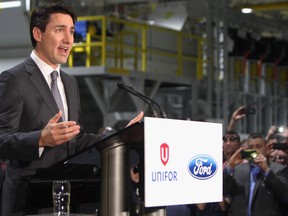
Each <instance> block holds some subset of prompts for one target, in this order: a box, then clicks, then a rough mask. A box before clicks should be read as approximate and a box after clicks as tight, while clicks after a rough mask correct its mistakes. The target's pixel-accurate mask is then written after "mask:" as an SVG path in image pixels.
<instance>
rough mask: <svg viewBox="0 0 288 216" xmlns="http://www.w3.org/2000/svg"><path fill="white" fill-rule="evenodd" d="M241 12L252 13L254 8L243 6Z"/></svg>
mask: <svg viewBox="0 0 288 216" xmlns="http://www.w3.org/2000/svg"><path fill="white" fill-rule="evenodd" d="M241 12H242V13H244V14H249V13H252V12H253V10H252V8H242V9H241Z"/></svg>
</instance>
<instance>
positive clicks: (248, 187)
mask: <svg viewBox="0 0 288 216" xmlns="http://www.w3.org/2000/svg"><path fill="white" fill-rule="evenodd" d="M248 148H249V149H250V150H253V149H254V150H256V154H254V153H251V157H249V158H246V159H244V158H243V156H242V157H241V151H242V150H243V148H240V149H239V150H237V151H236V152H235V154H234V155H233V156H232V157H231V158H230V159H229V161H228V163H227V164H226V167H225V169H224V178H223V183H224V195H225V196H226V200H228V202H229V204H230V208H229V210H228V215H229V216H271V215H275V216H276V215H279V216H280V215H283V214H284V212H283V207H284V206H286V205H287V203H288V170H287V166H283V165H281V164H277V163H274V162H272V163H269V162H268V159H267V152H269V150H270V148H271V146H269V145H266V140H265V138H264V136H263V135H261V134H257V133H256V134H250V135H249V137H248ZM242 155H243V154H242Z"/></svg>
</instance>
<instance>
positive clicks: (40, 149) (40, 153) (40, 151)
mask: <svg viewBox="0 0 288 216" xmlns="http://www.w3.org/2000/svg"><path fill="white" fill-rule="evenodd" d="M43 151H44V147H39V158H40V157H41V155H42V153H43Z"/></svg>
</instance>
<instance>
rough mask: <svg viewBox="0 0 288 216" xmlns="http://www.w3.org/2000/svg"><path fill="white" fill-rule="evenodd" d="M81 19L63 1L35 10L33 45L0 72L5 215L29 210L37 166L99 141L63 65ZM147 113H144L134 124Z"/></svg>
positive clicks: (0, 153)
mask: <svg viewBox="0 0 288 216" xmlns="http://www.w3.org/2000/svg"><path fill="white" fill-rule="evenodd" d="M76 19H77V18H76V16H75V14H74V13H73V12H72V11H71V10H70V9H68V8H67V7H66V6H64V5H62V4H60V3H52V4H47V5H43V6H40V7H39V8H38V9H36V10H34V11H33V13H32V15H31V22H30V37H31V41H32V45H33V48H34V50H33V51H32V53H31V55H30V56H29V57H28V58H27V59H26V60H25V61H24V62H22V63H20V64H18V65H17V66H15V67H13V68H11V69H9V70H6V71H4V72H2V73H1V75H0V131H1V132H0V141H1V146H0V147H1V151H0V158H2V159H9V161H8V164H7V172H6V177H5V180H4V186H3V193H2V200H3V205H2V215H3V216H4V215H5V216H6V215H13V214H14V213H20V215H21V214H23V215H24V214H25V213H24V212H23V211H24V210H25V195H26V189H27V185H28V183H29V179H30V178H31V177H32V176H33V175H35V173H36V169H38V168H47V167H50V166H52V165H53V164H56V163H57V162H60V161H64V160H65V159H66V158H67V157H69V156H72V155H74V154H75V153H77V152H78V151H80V150H81V149H83V148H86V147H88V146H91V145H93V144H95V143H96V142H97V141H98V140H99V136H98V135H97V134H85V132H84V130H83V123H82V120H81V110H80V99H79V89H78V84H77V81H76V79H75V78H74V77H72V76H70V75H68V74H67V73H65V72H63V71H62V70H61V68H60V64H64V63H66V61H67V58H68V55H69V53H70V50H71V47H72V45H73V41H74V24H75V22H76ZM142 117H143V112H141V113H140V114H139V115H138V116H137V117H136V118H135V119H134V120H131V122H130V123H133V122H136V121H138V120H140V119H141V118H142Z"/></svg>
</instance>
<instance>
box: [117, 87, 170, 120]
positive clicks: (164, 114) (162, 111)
mask: <svg viewBox="0 0 288 216" xmlns="http://www.w3.org/2000/svg"><path fill="white" fill-rule="evenodd" d="M119 85H121V86H122V85H123V86H125V88H126V89H127V91H129V92H131V93H132V94H134V95H135V94H137V95H138V96H139V97H142V99H143V98H145V99H146V100H148V101H150V102H152V103H153V104H154V105H156V106H157V107H158V109H159V111H160V117H161V118H167V115H166V113H165V111H164V110H163V109H162V107H160V105H159V104H158V103H156V102H155V101H154V100H152V99H151V98H149V97H148V96H147V95H145V94H143V93H141V92H139V91H137V90H136V89H134V88H133V87H132V86H128V85H125V84H124V83H123V82H120V83H118V87H119ZM119 88H120V87H119Z"/></svg>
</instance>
